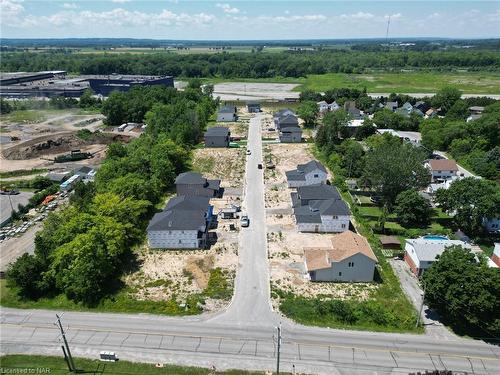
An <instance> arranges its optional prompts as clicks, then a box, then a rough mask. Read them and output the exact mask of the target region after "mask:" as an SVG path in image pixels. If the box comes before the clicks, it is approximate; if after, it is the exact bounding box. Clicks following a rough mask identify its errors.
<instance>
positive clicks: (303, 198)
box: [291, 185, 350, 233]
mask: <svg viewBox="0 0 500 375" xmlns="http://www.w3.org/2000/svg"><path fill="white" fill-rule="evenodd" d="M291 198H292V206H293V211H294V215H295V221H296V223H297V229H298V230H299V231H300V232H316V233H319V232H328V233H332V232H344V231H346V230H348V229H349V221H350V212H349V207H348V206H347V204H346V203H345V202H344V201H343V200H342V198H341V196H340V194H339V192H338V190H337V189H336V188H335V187H333V186H331V185H315V186H303V187H299V188H297V192H296V193H292V194H291Z"/></svg>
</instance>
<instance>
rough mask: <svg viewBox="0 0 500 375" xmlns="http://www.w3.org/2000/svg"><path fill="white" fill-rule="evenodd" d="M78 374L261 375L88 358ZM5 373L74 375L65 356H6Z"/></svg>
mask: <svg viewBox="0 0 500 375" xmlns="http://www.w3.org/2000/svg"><path fill="white" fill-rule="evenodd" d="M74 361H75V366H76V368H77V370H78V371H77V372H78V373H87V374H104V375H132V374H141V375H151V374H155V375H209V374H213V375H215V374H221V375H257V374H262V371H260V372H252V371H244V370H229V371H215V372H214V371H212V370H209V369H205V368H200V367H187V366H175V365H168V364H164V365H163V367H162V368H158V367H156V366H155V365H153V364H148V363H132V362H126V361H121V360H120V361H118V362H101V361H98V360H90V359H84V358H74ZM0 366H1V367H0V369H1V370H2V371H1V373H2V374H52V375H62V374H71V372H69V371H68V367H67V365H66V362H65V361H64V359H63V358H62V356H61V357H49V356H35V355H6V356H3V357H0Z"/></svg>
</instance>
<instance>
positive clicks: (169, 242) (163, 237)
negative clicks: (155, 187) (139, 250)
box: [147, 196, 214, 249]
mask: <svg viewBox="0 0 500 375" xmlns="http://www.w3.org/2000/svg"><path fill="white" fill-rule="evenodd" d="M209 200H210V198H208V197H200V196H177V197H174V198H172V199H170V201H169V202H168V203H167V206H166V207H165V209H164V210H163V211H162V212H159V213H157V214H155V215H154V216H153V218H152V219H151V221H150V223H149V225H148V228H147V234H148V243H149V247H150V248H154V249H198V248H204V247H206V246H207V234H208V229H209V228H210V226H211V225H212V223H213V221H214V216H213V207H212V206H211V205H210V203H209Z"/></svg>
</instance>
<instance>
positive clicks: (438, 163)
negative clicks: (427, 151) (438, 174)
mask: <svg viewBox="0 0 500 375" xmlns="http://www.w3.org/2000/svg"><path fill="white" fill-rule="evenodd" d="M428 164H429V166H430V167H431V170H433V171H458V166H457V163H456V161H455V160H451V159H431V160H429V161H428Z"/></svg>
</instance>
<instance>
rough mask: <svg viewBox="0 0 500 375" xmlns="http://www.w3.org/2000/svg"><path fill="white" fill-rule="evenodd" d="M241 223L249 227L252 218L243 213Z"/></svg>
mask: <svg viewBox="0 0 500 375" xmlns="http://www.w3.org/2000/svg"><path fill="white" fill-rule="evenodd" d="M240 224H241V226H242V227H244V228H245V227H248V226H249V225H250V219H249V218H248V216H246V215H243V216H242V217H241V218H240Z"/></svg>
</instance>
